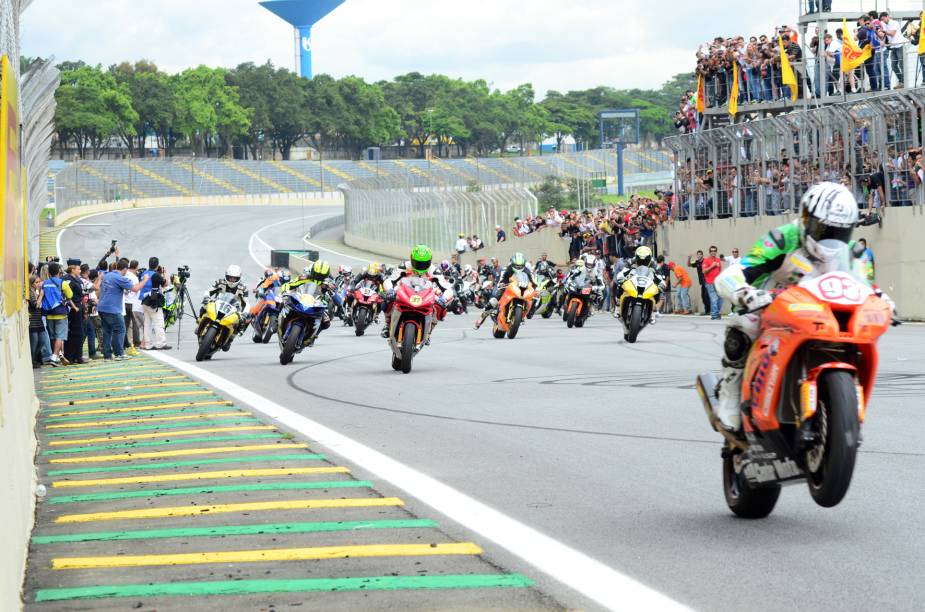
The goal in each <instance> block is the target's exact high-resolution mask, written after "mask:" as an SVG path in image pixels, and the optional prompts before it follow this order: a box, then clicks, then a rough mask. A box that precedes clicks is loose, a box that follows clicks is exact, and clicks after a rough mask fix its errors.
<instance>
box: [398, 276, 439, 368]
mask: <svg viewBox="0 0 925 612" xmlns="http://www.w3.org/2000/svg"><path fill="white" fill-rule="evenodd" d="M436 304H437V291H436V288H435V287H434V285H433V283H431V282H430V281H427V280H425V279H423V278H420V277H412V276H409V277H405V278H403V279H401V281H399V283H398V285H397V287H396V288H395V302H394V303H393V305H392V318H391V319H390V321H389V347H390V348H391V349H392V369H393V370H401V371H402V372H403V373H405V374H407V373H409V372H410V371H411V361H412V360H413V359H414V357H415V355H417V354H418V353H419V352H420V351H421V349H423V348H424V346H425V344H424V341H425V340H426V339H427V335H428V334H429V333H430V329H431V327H432V326H433V324H434V321H435V318H436V316H437V309H436Z"/></svg>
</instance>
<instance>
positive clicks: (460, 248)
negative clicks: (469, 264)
mask: <svg viewBox="0 0 925 612" xmlns="http://www.w3.org/2000/svg"><path fill="white" fill-rule="evenodd" d="M469 246H470V242H469V241H467V240H466V235H465V234H464V233H462V232H459V236H458V238H457V240H456V252H457V253H459V254H460V255H461V254H463V253H465V252H466V249H468V248H469Z"/></svg>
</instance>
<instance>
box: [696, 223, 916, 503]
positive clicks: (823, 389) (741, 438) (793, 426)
mask: <svg viewBox="0 0 925 612" xmlns="http://www.w3.org/2000/svg"><path fill="white" fill-rule="evenodd" d="M824 242H829V241H822V242H821V243H820V244H822V243H824ZM840 244H841V245H842V246H844V249H843V252H842V255H841V256H840V257H839V258H838V259H837V261H836V262H835V263H834V265H833V264H829V265H827V266H826V269H825V270H819V271H814V273H813V274H812V275H810V274H808V275H807V276H805V277H803V279H802V280H801V281H800V282H799V283H798V284H797V285H793V286H791V287H789V288H787V289H784V290H782V291H779V292H775V293H776V296H775V298H774V300H773V301H772V302H771V304H770V305H769V306H768V307H767V308H766V309H764V312H763V313H762V316H761V321H760V335H759V337H758V339H757V340H755V342H754V343H753V344H752V348H751V351H750V353H749V355H748V358H747V361H746V365H745V372H744V376H743V377H742V386H741V392H742V395H741V397H742V404H741V407H742V408H741V409H742V431H741V433H732V432H729V431H728V430H726V429H724V428H723V427H722V425H721V424H719V423H718V421H717V418H716V416H715V411H714V408H715V403H716V402H718V396H717V391H718V383H717V378H716V376H714V375H712V374H701V375H700V376H699V377H698V378H697V384H696V387H697V391H698V393H699V395H700V397H701V400H702V402H703V406H704V409H705V410H706V411H707V415H708V418H709V419H710V423H711V424H712V425H713V428H714V429H715V430H716V431H718V432H719V433H721V434H722V435H723V436H724V438H725V443H724V446H723V451H722V458H723V470H722V471H723V489H724V493H725V498H726V504H727V505H728V506H729V508H730V509H731V510H732V512H733V513H735V514H736V515H738V516H741V517H746V518H763V517H765V516H767V515H768V514H770V513H771V511H772V510H773V509H774V505H775V504H776V503H777V499H778V496H779V495H780V490H781V485H782V484H790V483H799V482H806V483H807V485H808V486H809V492H810V495H811V496H812V498H813V500H814V501H815V502H816V503H817V504H818V505H820V506H823V507H832V506H835V505H837V504H838V503H839V502H841V500H842V499H843V498H844V496H845V494H846V493H847V491H848V487H849V485H850V483H851V477H852V474H853V472H854V464H855V459H856V457H857V452H858V447H859V446H860V443H861V432H860V426H861V424H862V423H863V422H864V420H865V416H866V412H867V399H868V398H870V396H871V393H872V392H873V387H874V379H875V377H876V374H877V364H878V352H877V341H878V340H879V338H880V336H882V335H883V334H884V333H885V332H886V331H887V329H888V327H889V326H890V324H891V307H890V304H889V303H888V302H887V301H886V300H884V299H882V298H881V297H879V296H878V294H877V293H876V292H875V291H873V290H872V289H871V288H870V287H869V286H868V285H867V284H866V283H865V282H863V281H862V280H861V278H860V276H859V275H858V274H857V271H856V270H854V269H853V267H852V265H851V264H850V261H851V259H849V258H850V257H851V256H850V253H848V247H847V246H846V245H844V243H840ZM836 246H837V245H836ZM791 257H792V256H791ZM799 267H801V268H804V267H805V269H811V266H810V265H809V264H808V263H805V262H803V263H802V265H800V266H799ZM894 324H898V321H895V322H894Z"/></svg>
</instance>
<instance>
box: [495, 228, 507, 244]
mask: <svg viewBox="0 0 925 612" xmlns="http://www.w3.org/2000/svg"><path fill="white" fill-rule="evenodd" d="M506 241H507V234H505V233H504V230H503V229H501V226H500V225H496V226H495V242H498V243H499V244H500V243H502V242H506Z"/></svg>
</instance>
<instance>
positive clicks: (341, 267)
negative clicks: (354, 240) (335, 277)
mask: <svg viewBox="0 0 925 612" xmlns="http://www.w3.org/2000/svg"><path fill="white" fill-rule="evenodd" d="M337 273H338V274H343V273H344V265H343V264H341V265H339V266H337Z"/></svg>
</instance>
